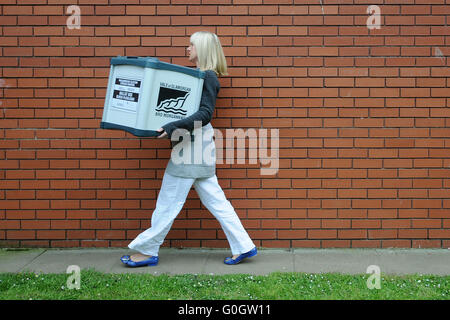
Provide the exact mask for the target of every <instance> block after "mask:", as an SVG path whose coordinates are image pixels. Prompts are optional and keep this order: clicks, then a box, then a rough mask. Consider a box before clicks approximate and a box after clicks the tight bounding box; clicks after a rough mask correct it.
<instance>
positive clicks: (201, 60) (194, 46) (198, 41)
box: [188, 31, 227, 76]
mask: <svg viewBox="0 0 450 320" xmlns="http://www.w3.org/2000/svg"><path fill="white" fill-rule="evenodd" d="M190 42H191V44H190V46H189V48H188V52H189V60H191V61H192V62H195V63H197V66H198V67H199V68H200V70H203V71H204V70H213V71H215V72H216V73H217V74H218V75H220V76H223V75H226V74H227V61H226V60H225V55H224V53H223V49H222V45H221V44H220V41H219V38H218V37H217V36H216V35H215V34H214V33H211V32H208V31H198V32H196V33H194V34H193V35H192V36H191V39H190Z"/></svg>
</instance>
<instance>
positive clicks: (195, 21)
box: [0, 0, 450, 247]
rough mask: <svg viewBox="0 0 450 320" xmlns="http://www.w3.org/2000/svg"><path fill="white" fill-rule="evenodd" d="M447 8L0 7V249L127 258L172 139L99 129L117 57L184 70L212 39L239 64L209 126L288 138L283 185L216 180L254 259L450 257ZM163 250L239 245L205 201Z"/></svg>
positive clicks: (97, 1)
mask: <svg viewBox="0 0 450 320" xmlns="http://www.w3.org/2000/svg"><path fill="white" fill-rule="evenodd" d="M124 3H126V5H125V4H124ZM321 4H322V7H321ZM449 4H450V1H449V0H384V1H382V0H321V1H320V0H202V1H200V0H192V1H183V0H158V1H152V0H141V1H138V0H127V1H118V0H109V1H108V0H78V1H77V0H67V1H57V0H2V1H1V6H0V13H1V19H0V43H1V48H0V53H1V57H0V67H1V68H0V79H1V80H0V97H1V100H0V102H1V106H0V138H1V140H0V244H1V245H2V246H24V247H25V246H40V247H48V246H51V247H89V246H105V247H107V246H113V247H115V246H126V245H127V244H128V243H129V241H130V240H131V239H133V238H134V237H135V236H136V235H137V234H138V233H139V232H140V231H142V230H143V229H145V228H147V227H149V225H150V218H151V214H152V210H153V208H154V206H155V201H156V197H157V194H158V190H159V187H160V184H161V178H162V175H163V173H164V168H165V165H166V163H167V161H168V159H169V156H170V144H169V141H168V140H165V141H161V140H156V139H139V138H136V137H134V136H132V135H130V134H128V133H127V134H126V133H124V132H121V131H112V130H102V129H100V128H99V124H100V120H101V116H102V111H103V103H104V97H105V91H106V84H107V77H108V73H109V61H110V58H111V57H113V56H116V55H136V56H156V57H159V58H160V59H162V60H164V61H168V62H172V63H177V64H182V65H189V62H188V60H187V58H186V46H187V45H188V37H189V35H190V34H191V33H193V32H194V31H197V30H202V29H206V30H211V31H214V32H216V33H217V34H218V35H219V36H220V38H221V40H222V43H223V46H224V49H225V53H226V55H227V59H228V63H229V67H230V76H228V77H224V78H222V79H221V84H222V90H221V92H220V99H219V100H218V104H217V108H216V111H215V115H214V116H215V117H214V120H213V122H212V124H213V126H214V127H215V128H217V129H221V130H222V131H224V130H225V129H226V128H243V129H247V128H257V129H258V128H267V129H270V128H278V129H279V130H280V131H279V133H280V140H279V141H280V168H279V171H278V173H277V174H276V175H273V176H262V175H261V174H260V171H259V165H253V164H248V163H247V164H240V165H237V164H235V165H229V164H222V165H218V169H217V175H218V177H219V182H220V184H221V185H222V187H223V188H224V190H225V193H226V195H227V197H228V199H229V200H230V201H231V203H232V204H233V205H234V207H235V208H236V211H237V212H238V214H239V216H240V217H241V219H242V221H243V223H244V225H245V226H246V228H247V229H248V231H249V233H250V235H251V237H252V238H253V239H254V241H255V243H256V244H257V245H258V246H262V247H448V246H450V191H449V187H450V157H449V146H450V139H449V137H450V129H449V125H450V111H449V106H450V105H449V104H450V99H449V81H450V80H449V75H450V70H449V68H448V64H449V57H448V56H449V53H450V50H449V43H450V32H449V27H448V23H449V19H450V15H449V14H450V6H449ZM69 5H79V7H80V9H81V28H80V29H72V30H71V29H69V28H68V27H67V26H66V21H67V19H68V18H69V17H70V14H68V13H66V9H67V7H68V6H69ZM370 5H378V6H379V8H380V10H381V26H380V29H373V30H369V29H368V27H367V25H366V21H367V19H368V17H369V14H368V13H367V9H368V7H369V6H370ZM165 245H170V246H175V247H181V246H183V247H200V246H203V247H226V246H227V243H226V240H225V237H224V234H223V232H222V231H221V229H220V227H219V225H218V223H217V222H216V220H215V219H214V218H213V217H212V215H211V214H210V213H209V212H208V211H207V210H206V209H205V208H204V207H203V206H202V205H201V203H200V200H199V199H198V197H197V194H196V193H195V191H194V189H192V190H191V193H190V194H189V197H188V200H187V202H186V204H185V207H184V209H183V210H182V212H181V213H180V215H179V217H178V219H177V220H176V221H175V223H174V225H173V229H172V230H171V232H170V233H169V235H168V237H167V242H166V244H165Z"/></svg>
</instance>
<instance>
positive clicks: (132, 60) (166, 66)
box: [111, 56, 205, 79]
mask: <svg viewBox="0 0 450 320" xmlns="http://www.w3.org/2000/svg"><path fill="white" fill-rule="evenodd" d="M121 64H128V65H134V66H139V67H143V68H153V69H159V70H168V71H175V72H181V73H185V74H188V75H190V76H193V77H196V78H200V79H204V78H205V72H204V71H200V70H199V69H193V68H188V67H183V66H180V65H177V64H171V63H167V62H162V61H159V60H158V58H154V57H133V56H125V57H122V56H117V57H115V58H111V65H121Z"/></svg>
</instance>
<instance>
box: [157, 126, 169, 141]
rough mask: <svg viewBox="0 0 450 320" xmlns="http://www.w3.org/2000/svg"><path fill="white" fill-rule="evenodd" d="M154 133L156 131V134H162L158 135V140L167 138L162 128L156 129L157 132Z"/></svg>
mask: <svg viewBox="0 0 450 320" xmlns="http://www.w3.org/2000/svg"><path fill="white" fill-rule="evenodd" d="M156 131H158V132H162V134H160V135H159V136H158V137H157V138H158V139H161V138H164V137H167V132H165V131H164V129H163V128H159V129H158V130H156Z"/></svg>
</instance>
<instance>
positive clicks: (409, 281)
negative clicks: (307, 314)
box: [0, 270, 450, 300]
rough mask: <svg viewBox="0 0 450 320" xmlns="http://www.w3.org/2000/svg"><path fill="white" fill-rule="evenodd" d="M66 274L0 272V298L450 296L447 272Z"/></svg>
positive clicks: (378, 297)
mask: <svg viewBox="0 0 450 320" xmlns="http://www.w3.org/2000/svg"><path fill="white" fill-rule="evenodd" d="M69 276H70V274H34V273H18V274H13V273H3V274H0V300H2V299H7V300H30V299H32V300H37V299H44V300H47V299H57V300H59V299H63V300H72V299H94V300H97V299H101V300H114V299H121V300H128V299H134V300H140V299H157V300H178V299H182V300H190V299H193V300H207V299H214V300H223V299H236V300H260V299H263V300H279V299H281V300H303V299H307V300H309V299H314V300H318V299H328V300H330V299H331V300H341V299H350V300H353V299H358V300H361V299H370V300H375V299H382V300H391V299H396V300H405V299H406V300H409V299H414V300H425V299H433V300H437V299H445V300H448V299H450V276H434V275H414V276H390V275H385V274H382V275H381V289H372V290H370V289H368V288H367V284H366V281H367V279H368V278H369V276H370V275H369V274H363V275H343V274H329V273H328V274H306V273H272V274H270V275H267V276H252V275H245V274H239V275H220V276H218V275H214V276H212V275H159V276H154V275H150V274H105V273H100V272H96V271H92V270H86V271H82V272H81V278H80V279H81V286H80V289H79V290H76V289H68V288H67V279H68V277H69Z"/></svg>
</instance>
